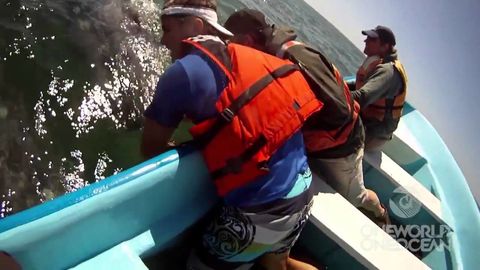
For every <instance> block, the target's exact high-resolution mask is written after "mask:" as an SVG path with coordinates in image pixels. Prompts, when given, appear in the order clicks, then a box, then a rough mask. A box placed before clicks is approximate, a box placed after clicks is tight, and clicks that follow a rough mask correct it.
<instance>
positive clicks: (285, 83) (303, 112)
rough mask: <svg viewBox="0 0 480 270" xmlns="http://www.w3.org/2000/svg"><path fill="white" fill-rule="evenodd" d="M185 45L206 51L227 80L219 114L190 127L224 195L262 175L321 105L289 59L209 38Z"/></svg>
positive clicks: (218, 109) (187, 42)
mask: <svg viewBox="0 0 480 270" xmlns="http://www.w3.org/2000/svg"><path fill="white" fill-rule="evenodd" d="M184 43H185V44H188V45H190V46H193V47H195V48H197V49H199V50H200V51H202V52H203V53H205V54H206V55H207V56H208V57H209V58H210V59H211V60H213V62H214V63H215V64H216V65H217V66H218V67H219V68H220V69H221V70H222V71H223V72H224V73H225V75H226V77H227V79H228V83H227V86H226V88H225V89H224V90H223V92H222V93H221V94H220V97H219V99H218V100H217V102H216V105H215V106H216V109H217V112H218V114H217V115H216V116H214V117H212V118H210V119H207V120H205V121H203V122H200V123H198V124H197V125H195V126H194V127H193V128H191V129H190V133H191V134H192V136H193V137H194V139H195V140H196V141H197V142H198V143H199V145H200V146H201V151H202V154H203V157H204V159H205V162H206V165H207V167H208V170H209V171H210V173H211V175H212V178H213V179H214V181H215V185H216V187H217V191H218V194H219V195H220V196H224V195H226V194H227V193H228V192H230V191H232V190H234V189H236V188H239V187H242V186H244V185H246V184H248V183H250V182H252V181H254V180H255V179H256V178H257V177H259V176H261V175H265V174H267V173H268V167H267V162H268V161H269V159H270V158H271V157H272V155H273V154H274V153H275V151H276V150H277V149H279V148H280V147H281V146H283V145H284V143H285V142H286V141H287V140H288V139H289V138H290V137H291V136H292V135H293V134H295V133H296V132H297V131H299V130H300V128H301V127H302V125H303V123H304V122H305V120H306V119H307V118H308V117H309V116H310V115H311V114H313V113H314V112H316V111H319V110H320V109H321V108H322V106H323V104H322V103H321V102H320V101H319V100H318V99H317V98H316V97H315V95H314V94H313V92H312V91H310V88H309V86H308V83H307V82H306V81H305V79H304V78H303V76H302V74H301V73H300V72H299V71H298V66H296V65H294V64H292V63H291V62H289V61H284V60H281V59H279V58H277V57H273V56H270V55H267V54H264V53H262V52H260V51H257V50H254V49H252V48H248V47H245V46H241V45H238V44H233V43H231V44H228V45H225V44H224V43H223V42H222V41H221V40H220V39H218V38H217V37H213V36H198V37H195V38H191V39H188V40H185V41H184Z"/></svg>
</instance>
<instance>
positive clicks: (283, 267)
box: [259, 251, 318, 270]
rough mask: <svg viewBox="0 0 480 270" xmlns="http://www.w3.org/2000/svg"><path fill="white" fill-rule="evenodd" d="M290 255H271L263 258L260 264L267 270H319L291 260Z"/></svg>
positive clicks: (285, 253)
mask: <svg viewBox="0 0 480 270" xmlns="http://www.w3.org/2000/svg"><path fill="white" fill-rule="evenodd" d="M289 253H290V252H288V251H287V252H284V253H280V254H275V253H269V254H266V255H264V256H262V258H261V259H260V262H259V263H260V264H261V265H262V266H263V268H264V269H265V270H318V268H316V267H314V266H312V265H310V264H307V263H304V262H301V261H298V260H295V259H293V258H290V256H289Z"/></svg>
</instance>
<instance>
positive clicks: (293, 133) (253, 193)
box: [142, 0, 321, 269]
mask: <svg viewBox="0 0 480 270" xmlns="http://www.w3.org/2000/svg"><path fill="white" fill-rule="evenodd" d="M216 6H217V4H216V1H213V0H173V1H166V2H165V4H164V7H163V10H162V16H161V20H162V28H163V37H162V43H163V44H164V45H165V46H166V47H167V48H168V49H170V51H171V55H172V59H173V60H176V61H175V62H174V63H173V64H172V65H171V66H170V67H169V68H168V69H167V70H166V71H165V73H164V74H163V75H162V77H161V78H160V80H159V82H158V85H157V89H156V92H155V96H154V98H153V101H152V103H151V104H150V106H149V107H148V108H147V110H146V112H145V128H144V132H143V142H142V150H143V153H144V155H145V156H146V157H151V156H153V155H156V154H159V153H161V152H162V151H164V150H165V148H166V145H167V142H168V141H169V139H170V137H171V135H172V133H173V131H174V129H175V128H176V127H177V125H178V124H179V122H180V121H181V120H182V119H183V117H184V116H187V117H189V118H190V119H192V120H193V122H194V124H195V126H194V127H193V128H192V129H191V133H192V135H193V137H194V139H195V141H196V142H197V144H198V145H199V148H200V150H201V151H202V154H203V156H204V159H205V162H206V165H207V167H208V169H209V170H210V172H211V175H212V179H213V181H214V183H215V186H216V188H217V191H218V193H219V195H220V196H221V197H222V199H223V202H224V205H223V206H222V207H220V208H221V209H220V210H219V211H218V213H216V217H215V219H214V220H213V221H212V222H211V224H210V225H209V226H207V229H206V231H205V232H204V235H203V236H202V243H201V244H200V245H199V247H198V248H197V249H196V251H195V252H193V253H192V256H191V257H190V258H189V262H188V268H189V269H249V267H251V266H252V265H253V263H258V264H260V265H261V266H262V267H263V268H265V269H316V268H314V267H313V266H310V265H307V264H305V263H302V262H299V261H296V260H293V259H291V258H289V251H290V248H291V247H292V245H293V244H294V243H295V241H296V240H297V238H298V236H299V233H300V232H301V230H302V228H303V226H304V224H305V223H306V220H307V219H308V215H309V208H310V205H311V202H312V197H313V196H312V192H311V190H310V183H311V173H310V171H309V168H308V165H307V163H306V156H305V153H304V144H303V139H302V136H301V133H300V132H299V131H298V130H299V129H300V127H301V124H302V123H301V119H302V118H303V117H308V116H309V115H310V114H312V113H313V112H315V111H318V110H319V109H320V108H321V103H320V102H319V101H318V100H317V99H316V98H315V96H314V95H313V93H312V92H308V91H305V90H304V89H303V88H307V89H308V84H307V83H306V82H305V80H304V79H303V77H302V76H301V74H300V72H298V71H297V70H295V69H294V66H292V65H291V63H288V62H286V61H282V60H279V59H277V58H275V57H271V56H268V55H264V54H262V53H260V52H258V51H255V50H253V49H250V48H246V47H243V46H239V45H235V44H232V45H228V46H227V45H226V44H225V43H224V42H222V40H221V39H219V37H218V36H222V35H223V36H228V35H231V33H230V32H229V31H227V30H226V29H224V28H223V27H222V26H220V25H219V24H218V23H217V14H216ZM190 37H193V38H190ZM187 38H190V39H189V40H186V41H183V40H185V39H187ZM281 86H282V87H283V88H282V87H281ZM294 86H297V87H294ZM278 89H282V90H284V92H282V93H281V95H280V94H279V91H278ZM298 89H300V90H298ZM239 90H242V91H240V92H237V91H239ZM244 90H245V91H244ZM247 90H248V91H247ZM233 97H238V98H233ZM240 97H241V98H240ZM267 102H268V103H267ZM285 112H288V113H287V114H285ZM259 133H260V136H258V134H259Z"/></svg>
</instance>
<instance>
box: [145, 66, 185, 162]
mask: <svg viewBox="0 0 480 270" xmlns="http://www.w3.org/2000/svg"><path fill="white" fill-rule="evenodd" d="M189 93H190V82H189V78H188V76H187V74H186V72H185V69H184V68H183V66H182V64H180V62H175V63H174V64H173V65H172V66H170V67H169V68H168V70H167V71H165V73H164V74H163V76H162V77H161V78H160V80H159V82H158V85H157V88H156V90H155V95H154V97H153V100H152V103H151V104H150V105H149V106H148V108H147V109H146V110H145V113H144V115H145V121H144V129H143V134H142V144H141V149H140V150H141V152H142V154H143V156H144V157H145V158H151V157H153V156H156V155H158V154H160V153H162V152H164V151H166V150H167V147H168V142H169V141H170V139H171V137H172V135H173V132H174V131H175V129H176V128H177V126H178V124H179V123H180V121H182V119H183V118H184V116H185V113H186V108H187V106H189V105H188V104H190V103H189V100H190V99H191V98H190V96H189Z"/></svg>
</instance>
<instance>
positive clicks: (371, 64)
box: [356, 57, 408, 132]
mask: <svg viewBox="0 0 480 270" xmlns="http://www.w3.org/2000/svg"><path fill="white" fill-rule="evenodd" d="M370 58H371V60H370V61H369V59H370ZM365 63H366V64H365ZM382 63H383V60H382V59H381V58H378V57H377V58H372V57H369V58H367V60H365V62H364V65H362V67H361V68H360V69H359V71H358V72H357V81H356V89H357V90H358V89H360V88H362V86H363V85H365V83H366V80H367V79H368V77H370V75H372V74H373V71H375V69H376V68H377V66H378V65H379V64H382ZM391 63H392V65H393V66H394V67H395V69H396V70H397V71H398V72H399V73H400V76H401V77H402V81H403V83H402V89H399V94H398V95H397V96H395V97H393V98H383V99H379V100H377V101H376V102H374V103H372V104H370V105H368V106H367V107H366V108H362V113H361V114H362V118H363V119H365V120H366V121H368V120H374V121H378V122H386V121H388V122H392V123H390V125H389V126H391V127H390V128H389V129H390V130H388V131H389V132H393V131H394V130H395V129H396V126H397V124H398V121H399V120H400V117H401V116H402V111H403V106H404V104H405V99H406V96H407V82H408V78H407V73H406V72H405V69H404V67H403V65H402V64H401V63H400V61H399V60H394V61H393V62H391Z"/></svg>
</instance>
